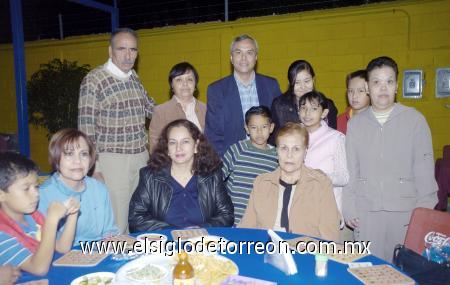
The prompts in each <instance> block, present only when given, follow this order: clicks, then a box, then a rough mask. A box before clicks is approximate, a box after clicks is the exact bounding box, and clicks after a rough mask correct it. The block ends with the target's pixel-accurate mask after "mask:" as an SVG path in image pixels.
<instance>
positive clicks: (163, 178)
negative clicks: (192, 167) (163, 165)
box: [128, 166, 234, 233]
mask: <svg viewBox="0 0 450 285" xmlns="http://www.w3.org/2000/svg"><path fill="white" fill-rule="evenodd" d="M169 178H170V170H169V169H162V170H159V171H154V170H151V169H150V168H149V167H148V166H147V167H144V168H142V169H141V170H140V173H139V185H138V186H137V188H136V191H135V192H134V193H133V196H132V197H131V201H130V209H129V213H128V223H129V228H130V232H131V233H133V232H143V231H152V230H160V229H164V228H171V227H174V226H173V225H170V224H168V223H166V222H165V216H166V214H167V210H168V209H169V205H170V202H171V199H172V193H173V190H172V188H171V186H170V181H169ZM197 189H198V203H199V206H200V211H201V213H202V216H203V224H201V225H199V226H200V227H226V226H232V225H233V223H234V207H233V204H232V202H231V198H230V196H229V195H228V193H227V191H226V189H225V186H224V183H223V180H222V171H221V169H220V168H219V169H217V170H216V171H214V172H213V173H211V174H208V175H205V176H201V175H199V176H198V178H197Z"/></svg>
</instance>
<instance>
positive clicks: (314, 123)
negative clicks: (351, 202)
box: [299, 91, 349, 228]
mask: <svg viewBox="0 0 450 285" xmlns="http://www.w3.org/2000/svg"><path fill="white" fill-rule="evenodd" d="M327 102H328V101H327V98H326V97H325V95H324V94H322V93H320V92H318V91H311V92H308V93H306V94H305V95H303V96H302V97H301V98H300V101H299V106H300V107H299V116H300V120H301V122H302V123H303V125H304V126H305V127H306V129H307V130H308V133H309V147H308V151H307V153H306V158H305V165H306V166H308V167H311V168H314V169H320V170H322V171H323V172H325V174H327V175H328V177H329V178H330V179H331V182H332V183H333V191H334V196H335V198H336V204H337V206H338V209H339V212H340V213H341V215H342V187H343V186H345V185H346V184H347V183H348V179H349V175H348V170H347V159H346V155H345V135H344V134H342V133H341V132H339V131H336V130H334V129H332V128H330V127H328V125H327V123H326V122H325V121H324V119H325V118H326V117H327V114H328V111H329V109H328V104H327ZM343 226H344V222H343V219H341V228H342V227H343Z"/></svg>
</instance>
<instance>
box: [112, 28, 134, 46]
mask: <svg viewBox="0 0 450 285" xmlns="http://www.w3.org/2000/svg"><path fill="white" fill-rule="evenodd" d="M118 34H130V35H132V36H133V37H134V38H135V39H136V42H137V41H138V34H137V33H136V31H135V30H133V29H130V28H118V29H116V30H114V32H112V33H111V37H110V38H109V45H110V46H111V47H113V46H114V38H115V37H116V36H117V35H118Z"/></svg>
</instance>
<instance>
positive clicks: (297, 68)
mask: <svg viewBox="0 0 450 285" xmlns="http://www.w3.org/2000/svg"><path fill="white" fill-rule="evenodd" d="M303 70H306V71H307V72H308V73H309V74H311V77H312V78H314V77H316V74H315V73H314V69H313V67H312V65H311V64H310V63H309V62H307V61H306V60H304V59H299V60H296V61H294V62H293V63H291V65H290V66H289V69H288V74H287V77H288V81H289V87H288V90H287V91H286V94H289V95H292V96H293V95H294V86H295V79H296V78H297V74H298V73H299V72H301V71H303Z"/></svg>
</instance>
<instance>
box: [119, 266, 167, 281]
mask: <svg viewBox="0 0 450 285" xmlns="http://www.w3.org/2000/svg"><path fill="white" fill-rule="evenodd" d="M166 276H167V270H165V269H164V268H163V267H161V266H159V265H154V264H147V265H145V266H143V267H141V268H139V269H134V270H130V271H128V272H127V278H129V279H131V280H134V281H144V282H154V281H158V280H161V279H163V278H164V277H166Z"/></svg>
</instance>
